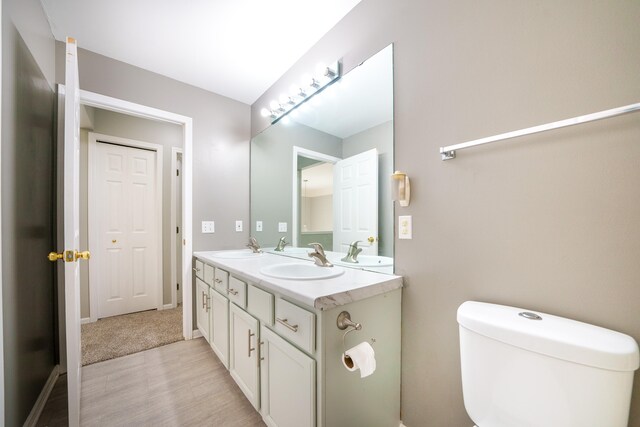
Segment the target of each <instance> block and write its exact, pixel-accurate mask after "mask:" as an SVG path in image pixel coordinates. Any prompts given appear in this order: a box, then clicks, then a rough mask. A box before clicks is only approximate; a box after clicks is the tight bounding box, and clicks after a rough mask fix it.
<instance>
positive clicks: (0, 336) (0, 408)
mask: <svg viewBox="0 0 640 427" xmlns="http://www.w3.org/2000/svg"><path fill="white" fill-rule="evenodd" d="M2 9H3V8H2V7H0V58H2ZM1 81H2V67H1V66H0V82H1ZM0 99H2V85H1V84H0ZM0 135H2V108H0ZM1 177H2V150H1V149H0V188H2V178H1ZM0 242H2V210H1V209H0ZM2 293H3V284H2V244H0V420H2V421H3V422H4V325H3V323H2V318H3V314H2V307H3V306H2V304H3V302H2Z"/></svg>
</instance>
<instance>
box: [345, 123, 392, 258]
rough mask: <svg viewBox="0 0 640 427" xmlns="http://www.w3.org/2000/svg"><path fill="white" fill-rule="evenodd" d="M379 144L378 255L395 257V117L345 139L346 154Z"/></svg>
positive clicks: (350, 154)
mask: <svg viewBox="0 0 640 427" xmlns="http://www.w3.org/2000/svg"><path fill="white" fill-rule="evenodd" d="M372 148H376V149H377V150H378V190H379V191H378V255H383V256H388V257H393V224H394V222H393V201H392V200H391V186H390V178H389V177H390V176H391V174H392V173H393V121H392V120H390V121H388V122H386V123H382V124H380V125H378V126H374V127H372V128H370V129H367V130H365V131H362V132H360V133H357V134H355V135H352V136H350V137H348V138H345V139H343V140H342V158H343V159H346V158H347V157H350V156H354V155H356V154H359V153H362V152H365V151H367V150H371V149H372Z"/></svg>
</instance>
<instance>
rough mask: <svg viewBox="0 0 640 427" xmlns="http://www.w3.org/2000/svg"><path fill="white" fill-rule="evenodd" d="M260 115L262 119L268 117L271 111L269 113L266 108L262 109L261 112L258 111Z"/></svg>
mask: <svg viewBox="0 0 640 427" xmlns="http://www.w3.org/2000/svg"><path fill="white" fill-rule="evenodd" d="M260 115H261V116H262V117H269V116H270V115H271V111H269V110H268V109H267V108H263V109H262V110H260Z"/></svg>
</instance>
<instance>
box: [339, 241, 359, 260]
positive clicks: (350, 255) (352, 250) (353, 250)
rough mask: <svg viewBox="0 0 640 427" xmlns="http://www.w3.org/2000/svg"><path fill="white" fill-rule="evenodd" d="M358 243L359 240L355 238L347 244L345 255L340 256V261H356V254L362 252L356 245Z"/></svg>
mask: <svg viewBox="0 0 640 427" xmlns="http://www.w3.org/2000/svg"><path fill="white" fill-rule="evenodd" d="M358 243H360V240H356V241H355V242H353V243H351V244H350V245H349V250H348V251H347V255H346V256H345V257H344V258H342V259H341V260H340V261H343V262H352V263H354V264H356V263H358V262H359V261H358V254H359V253H360V252H362V248H359V247H358Z"/></svg>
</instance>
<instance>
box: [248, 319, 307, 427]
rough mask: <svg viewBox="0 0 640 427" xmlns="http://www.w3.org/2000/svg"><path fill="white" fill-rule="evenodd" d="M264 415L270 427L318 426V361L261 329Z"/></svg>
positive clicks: (262, 407) (268, 330)
mask: <svg viewBox="0 0 640 427" xmlns="http://www.w3.org/2000/svg"><path fill="white" fill-rule="evenodd" d="M260 359H261V361H260V390H261V393H260V396H261V398H260V401H261V405H260V407H261V410H260V412H261V414H262V418H263V420H264V422H265V423H266V424H267V425H268V426H269V427H313V426H315V425H316V361H315V360H314V359H312V358H311V357H309V356H307V355H306V354H304V353H303V352H302V351H300V350H298V349H297V348H295V347H294V346H292V345H291V344H289V343H288V342H287V341H285V340H284V339H282V338H281V337H279V336H278V335H277V334H275V333H274V332H272V331H271V330H270V329H268V328H266V327H265V326H264V325H263V326H262V327H261V328H260Z"/></svg>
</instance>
